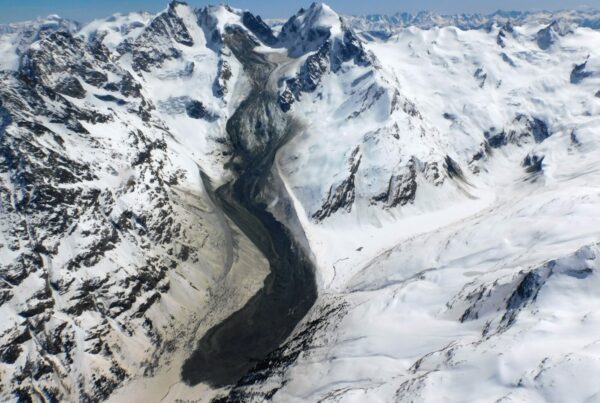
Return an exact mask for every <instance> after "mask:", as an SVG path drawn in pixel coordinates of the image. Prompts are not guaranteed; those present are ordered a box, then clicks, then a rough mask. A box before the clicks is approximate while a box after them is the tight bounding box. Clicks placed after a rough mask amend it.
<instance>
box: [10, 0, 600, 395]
mask: <svg viewBox="0 0 600 403" xmlns="http://www.w3.org/2000/svg"><path fill="white" fill-rule="evenodd" d="M271 23H272V25H273V30H271V27H269V26H267V25H266V24H265V23H264V22H263V21H262V20H261V19H260V18H257V17H255V16H253V15H252V14H250V13H249V12H245V11H242V10H237V9H233V8H230V7H228V6H214V7H213V6H209V7H206V8H202V9H198V10H194V9H193V8H192V7H190V6H188V5H186V4H184V3H181V2H172V3H170V4H169V5H168V7H167V8H166V9H165V10H164V11H163V12H161V13H159V14H157V15H151V14H148V13H131V14H127V15H122V14H117V15H114V16H112V17H109V18H107V19H101V20H96V21H93V22H91V23H89V24H87V25H84V26H80V25H79V24H77V23H74V22H71V21H67V20H63V19H61V18H59V17H57V16H50V17H48V18H46V19H40V20H37V21H35V22H29V23H18V24H10V25H5V26H0V82H1V84H2V85H1V87H2V88H1V89H0V218H1V219H0V400H2V401H27V399H28V398H29V399H31V400H33V401H57V400H58V401H101V400H102V401H104V400H108V401H114V402H120V401H131V402H159V401H207V402H208V401H211V400H212V399H214V398H217V399H221V400H219V401H231V402H237V401H248V402H261V401H265V400H269V401H274V402H306V401H308V402H365V401H369V402H441V401H443V402H484V401H486V402H487V401H506V402H546V401H550V402H596V401H600V384H599V383H598V382H597V379H598V377H599V376H600V331H599V330H600V291H599V290H600V31H599V30H598V29H599V28H600V13H598V12H594V11H586V12H583V11H564V12H559V13H555V14H552V13H546V12H543V13H496V14H494V15H491V16H481V15H472V16H468V15H461V16H436V15H432V14H426V13H421V14H419V15H417V16H410V15H407V14H398V15H395V16H387V17H385V16H369V17H340V16H339V15H338V14H337V13H336V12H335V11H334V10H333V9H331V8H330V7H329V6H327V5H324V4H316V3H315V4H312V5H310V6H309V7H306V8H305V9H302V10H300V11H299V12H298V13H297V14H296V15H294V16H292V18H290V19H289V20H288V21H287V22H281V21H272V22H271ZM235 35H238V36H237V37H238V38H240V37H241V38H243V39H244V41H241V44H240V43H236V42H235V41H233V40H232V39H231V38H232V37H234V36H235ZM232 44H233V45H232ZM235 46H239V48H235ZM240 55H242V56H243V57H240ZM262 57H264V60H265V61H267V62H268V63H270V64H272V67H273V73H271V74H270V75H269V76H268V78H267V79H265V80H264V81H265V83H264V91H265V94H271V93H272V94H271V95H273V97H275V98H274V99H276V105H277V106H278V107H279V108H280V110H278V113H279V112H281V116H285V117H286V119H288V121H289V122H293V123H294V125H295V126H294V127H297V129H296V130H295V132H294V133H293V134H294V135H293V136H291V138H289V139H286V141H285V144H284V145H283V146H282V147H281V148H279V149H278V150H277V152H276V154H275V155H274V161H273V164H272V166H271V170H270V172H266V174H267V175H266V176H265V177H266V178H267V179H268V180H266V181H265V184H264V187H263V188H261V189H259V192H257V193H258V196H259V197H260V200H261V201H262V202H264V205H266V206H268V210H269V211H270V212H271V213H272V214H273V216H274V217H276V218H277V219H278V220H279V221H281V222H282V223H284V224H285V225H286V226H287V228H288V229H289V231H290V232H291V234H293V235H294V236H295V239H296V241H297V244H298V245H299V246H300V247H301V248H305V249H306V252H307V254H308V255H309V256H311V258H312V260H313V261H314V266H315V277H316V281H317V284H318V297H317V301H316V302H315V304H314V306H313V307H312V309H311V311H310V312H309V313H308V315H307V316H306V317H305V318H304V319H303V320H302V321H301V322H300V323H299V324H298V325H297V327H296V329H295V331H294V332H293V333H292V335H291V336H290V337H289V338H288V340H287V341H286V343H284V344H283V345H282V346H281V347H280V348H279V349H277V350H275V351H274V352H273V353H271V354H270V355H269V356H267V357H253V356H252V352H251V351H249V352H248V354H247V355H248V356H249V357H252V359H253V360H256V367H255V368H254V369H252V370H251V371H250V372H249V373H248V374H247V375H246V376H245V377H243V378H242V379H241V380H240V381H239V382H238V383H237V384H235V385H231V386H229V387H224V388H218V389H215V388H211V387H210V386H209V385H207V384H203V383H200V384H197V385H189V384H187V383H185V382H183V381H182V380H181V368H182V365H183V362H184V361H185V360H186V359H187V358H188V357H189V356H190V355H191V354H192V352H193V350H194V348H195V346H196V345H197V342H198V340H200V339H201V338H202V336H203V335H204V334H205V333H206V332H207V331H208V330H209V329H210V328H211V327H213V326H214V325H216V324H218V323H220V322H221V321H223V320H225V318H227V317H228V316H229V315H230V314H231V313H233V312H235V311H237V310H239V309H240V308H242V307H243V306H244V305H245V304H246V303H247V301H248V300H249V299H250V298H251V297H252V296H253V295H255V294H256V293H257V291H258V290H259V289H260V288H261V286H262V284H263V281H264V279H265V277H266V276H267V274H268V267H269V262H268V261H267V259H266V258H265V256H263V254H262V253H261V252H260V250H259V248H258V247H257V245H255V244H254V243H253V242H252V240H251V237H249V236H247V234H246V233H244V231H243V229H241V228H239V227H238V226H237V225H236V224H235V223H234V221H233V220H232V219H231V218H230V217H229V216H228V215H227V213H226V212H225V211H221V209H220V207H219V205H218V204H217V203H215V199H214V194H213V193H212V191H213V190H214V189H216V188H218V187H219V186H221V185H224V184H227V183H229V182H230V181H232V180H235V178H236V175H237V174H238V173H237V172H236V171H235V165H236V163H239V161H240V159H241V158H242V156H241V155H236V154H235V151H236V150H239V147H240V146H244V147H247V148H248V149H249V150H255V149H261V147H262V148H265V149H267V150H268V146H269V145H270V144H271V143H272V141H273V139H272V138H263V137H260V136H258V135H257V136H255V137H251V138H247V139H235V138H233V137H232V134H231V132H230V128H229V127H228V122H231V118H232V117H233V116H234V115H235V113H236V111H238V110H239V109H240V105H242V104H243V103H244V101H245V99H246V97H247V96H248V94H249V93H250V92H251V90H252V82H251V81H252V79H253V77H254V76H252V74H251V73H250V72H249V71H248V70H247V64H245V63H247V59H246V58H250V59H252V58H259V60H261V61H262V60H263V59H261V58H262ZM267 62H264V63H267ZM267 115H268V113H267ZM277 116H279V115H277ZM273 119H275V117H273ZM249 121H250V122H254V121H252V120H249ZM256 122H262V121H261V120H256ZM276 123H277V122H276ZM260 129H261V128H260V127H258V126H257V127H256V133H262V131H261V130H260ZM236 147H237V148H236ZM290 250H291V249H290ZM52 399H55V400H52ZM178 399H179V400H178Z"/></svg>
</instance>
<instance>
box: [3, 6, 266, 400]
mask: <svg viewBox="0 0 600 403" xmlns="http://www.w3.org/2000/svg"><path fill="white" fill-rule="evenodd" d="M203 13H205V15H206V16H209V17H211V18H213V19H214V20H215V21H219V22H220V23H223V24H237V23H239V20H240V19H239V18H238V16H237V14H235V13H233V12H231V11H228V10H226V9H224V8H223V7H217V8H210V9H206V10H203ZM226 18H229V20H226ZM55 20H56V19H52V21H55ZM224 20H225V21H224ZM56 21H59V22H57V23H56V24H54V25H52V32H47V31H49V30H50V28H45V31H44V32H45V33H44V35H41V34H36V35H37V37H36V38H32V40H31V41H30V42H31V43H30V44H25V43H24V42H23V41H24V39H23V40H21V42H15V41H14V40H13V39H14V38H31V34H30V33H29V32H31V31H34V30H38V31H41V29H38V28H31V27H30V26H29V25H24V28H22V29H21V28H20V26H15V27H14V30H10V31H8V32H7V33H6V34H4V35H3V36H2V38H3V39H6V38H8V39H6V40H10V41H12V42H14V43H16V45H15V48H14V49H13V50H12V51H14V52H15V54H16V56H15V57H17V60H18V63H16V64H13V65H10V66H4V70H3V71H2V72H1V73H0V75H1V80H2V89H1V90H0V92H1V94H0V99H1V104H0V105H1V109H0V111H1V112H0V122H1V123H0V128H1V133H2V137H1V146H0V147H1V148H0V149H1V150H2V152H1V153H0V155H1V157H0V161H1V162H0V166H1V168H0V171H1V175H2V176H1V182H0V183H1V187H0V189H1V195H2V196H1V199H2V203H1V214H2V220H1V221H0V228H1V235H0V237H1V238H0V239H1V241H0V244H1V251H2V252H1V253H2V254H1V271H0V273H1V276H2V282H1V285H0V289H1V293H0V295H1V296H2V297H1V299H0V301H1V303H2V304H1V307H0V311H1V314H0V316H1V317H2V320H1V321H0V358H1V360H0V361H1V363H0V374H1V376H0V379H1V387H0V394H1V396H2V398H1V400H7V399H9V396H12V397H15V396H17V397H18V398H19V399H25V400H27V399H28V398H33V399H50V400H52V399H58V400H69V401H78V400H79V401H97V400H102V399H104V398H106V397H108V396H109V395H110V394H111V393H112V392H113V390H114V389H115V388H117V387H119V386H121V385H122V384H123V383H125V382H127V381H128V380H130V379H132V378H136V377H139V376H151V375H153V374H154V373H155V372H157V371H158V370H160V371H163V372H164V371H165V368H171V367H172V372H173V374H172V375H171V377H174V378H175V379H177V378H178V377H179V371H180V367H181V363H182V361H183V360H184V359H185V358H186V357H187V355H188V354H189V346H190V345H193V344H194V343H195V340H197V338H198V337H199V336H201V335H202V333H203V332H204V331H205V330H206V329H207V328H209V327H210V325H211V324H214V323H215V322H218V321H219V320H221V319H223V318H224V317H226V316H227V315H228V314H229V313H231V312H232V311H234V310H237V309H239V307H241V306H242V305H243V304H244V303H245V302H246V300H247V299H248V298H249V297H250V296H251V295H253V294H254V293H255V292H256V290H257V289H258V288H259V287H260V286H261V283H262V279H263V278H264V276H265V275H266V274H267V270H268V265H267V262H266V261H265V259H264V257H262V256H261V254H260V253H259V252H258V250H257V249H256V247H255V246H254V245H253V244H252V243H251V242H250V241H249V240H248V239H247V238H246V237H245V236H244V235H243V234H242V233H241V232H240V231H239V230H238V229H237V228H236V227H235V226H234V225H232V224H231V223H230V222H228V220H227V218H226V217H225V216H224V214H223V213H222V212H220V211H218V210H217V208H216V207H215V206H214V204H213V202H212V200H211V198H210V197H209V195H208V194H207V190H206V186H205V185H206V183H208V182H207V181H208V179H207V180H205V181H204V183H203V180H202V176H201V170H202V171H203V172H204V173H206V174H207V175H208V178H211V179H210V180H212V181H213V182H214V184H218V183H219V182H222V181H223V180H226V175H225V174H224V173H223V163H224V161H226V160H227V159H228V157H227V155H226V154H227V146H226V145H225V144H224V143H225V142H226V141H225V139H224V136H225V134H224V130H223V127H224V124H225V122H226V120H227V118H228V116H229V114H230V113H231V112H230V111H231V110H233V109H234V108H235V103H236V102H238V101H237V99H238V98H241V97H243V96H244V78H243V76H242V74H241V72H240V70H239V67H238V66H239V64H236V61H235V60H230V58H229V56H228V54H227V52H226V50H225V49H222V50H214V49H212V47H213V46H214V44H213V42H214V41H215V40H218V38H219V35H220V33H219V32H217V31H214V30H213V31H211V30H212V29H213V28H212V27H209V26H205V27H203V26H201V25H200V24H199V23H198V17H197V16H196V12H195V11H194V10H193V9H191V8H190V7H189V6H187V5H183V4H179V3H171V5H170V6H169V7H168V8H167V9H166V10H165V11H164V12H163V13H160V14H158V15H156V16H148V15H139V14H133V15H128V16H115V17H112V18H109V19H108V20H106V21H96V22H93V23H91V24H90V25H88V26H86V27H83V28H82V29H81V30H79V31H73V30H72V29H71V25H70V24H67V23H65V22H64V21H62V20H56ZM37 24H38V23H35V24H34V25H33V27H37V26H38V25H37ZM42 25H44V26H47V25H48V24H47V23H46V22H44V23H43V24H42ZM203 28H205V29H206V31H207V32H209V33H211V32H214V35H213V36H212V37H211V41H213V42H211V43H210V44H209V43H208V41H207V40H206V39H205V36H204V35H205V34H204V31H203ZM36 32H37V31H36ZM117 42H118V43H117ZM26 45H29V46H26ZM19 56H20V57H19ZM217 89H218V90H217ZM228 108H229V109H228ZM169 365H170V367H169Z"/></svg>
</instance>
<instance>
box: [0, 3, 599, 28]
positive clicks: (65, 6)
mask: <svg viewBox="0 0 600 403" xmlns="http://www.w3.org/2000/svg"><path fill="white" fill-rule="evenodd" d="M221 2H223V1H220V0H216V1H215V0H213V1H210V2H209V1H205V0H189V1H188V3H189V4H191V5H193V6H195V7H200V6H205V5H207V4H219V3H221ZM325 2H326V3H327V4H329V5H330V6H331V7H333V9H334V10H336V11H337V12H338V13H340V14H353V15H361V14H393V13H396V12H399V11H408V12H413V13H415V12H418V11H421V10H429V11H436V12H439V13H444V14H455V13H473V12H483V13H491V12H494V11H496V10H498V9H502V10H540V9H545V10H558V9H566V8H580V7H594V8H600V0H421V1H414V0H412V1H410V0H329V1H325ZM226 3H228V4H230V5H231V6H233V7H237V8H242V9H248V10H250V11H252V12H253V13H254V14H259V15H261V16H262V17H263V18H287V17H289V16H291V15H292V14H294V13H295V12H296V11H297V10H298V9H299V8H301V7H307V6H308V5H310V3H311V0H304V1H302V0H230V1H226ZM167 4H168V0H0V23H8V22H14V21H24V20H31V19H35V18H37V17H40V16H46V15H49V14H58V15H60V16H61V17H65V18H71V19H74V20H77V21H80V22H87V21H90V20H93V19H95V18H101V17H108V16H110V15H112V14H114V13H116V12H129V11H140V10H144V11H151V12H157V11H160V10H162V9H164V8H165V7H166V5H167Z"/></svg>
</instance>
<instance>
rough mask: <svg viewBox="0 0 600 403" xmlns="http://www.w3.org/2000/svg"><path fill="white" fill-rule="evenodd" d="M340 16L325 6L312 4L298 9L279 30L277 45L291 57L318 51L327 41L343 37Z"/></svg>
mask: <svg viewBox="0 0 600 403" xmlns="http://www.w3.org/2000/svg"><path fill="white" fill-rule="evenodd" d="M343 31H344V27H343V23H342V19H341V18H340V16H339V15H338V14H337V13H336V12H335V11H333V10H332V9H331V7H329V6H328V5H326V4H323V3H312V4H311V6H310V7H309V8H308V9H303V8H302V9H300V11H298V12H297V13H296V14H295V15H294V16H292V17H291V18H290V19H289V20H288V21H287V22H286V23H285V24H284V25H283V27H282V28H281V32H280V33H279V37H278V40H279V43H280V45H281V46H283V47H286V48H288V53H289V55H290V56H292V57H299V56H301V55H303V54H306V53H309V52H314V51H316V50H318V49H319V48H320V47H321V46H323V44H324V43H325V42H326V41H328V40H329V39H333V38H341V37H343Z"/></svg>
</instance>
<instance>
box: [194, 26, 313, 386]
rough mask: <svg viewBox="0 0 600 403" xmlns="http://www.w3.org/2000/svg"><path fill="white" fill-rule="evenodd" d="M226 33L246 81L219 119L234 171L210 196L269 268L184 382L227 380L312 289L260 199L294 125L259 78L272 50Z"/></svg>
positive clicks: (301, 308)
mask: <svg viewBox="0 0 600 403" xmlns="http://www.w3.org/2000/svg"><path fill="white" fill-rule="evenodd" d="M226 40H227V42H228V45H229V47H230V48H231V49H232V51H233V52H234V53H235V56H236V57H237V58H238V59H239V60H240V61H241V62H242V64H243V66H244V70H245V72H246V73H247V74H248V76H249V77H250V80H251V82H252V84H253V85H252V89H251V91H250V94H249V95H248V97H247V98H246V100H245V101H243V102H242V103H241V105H240V107H239V108H238V109H237V111H236V112H235V114H234V115H233V116H232V117H231V118H230V119H229V121H228V122H227V132H228V135H229V138H230V140H231V142H232V144H233V147H234V155H235V156H236V159H234V160H232V167H233V168H234V169H235V170H236V171H237V172H238V177H237V179H236V180H234V181H233V182H231V183H228V184H226V185H223V186H221V187H220V188H218V189H217V190H216V191H215V192H214V194H213V199H214V201H215V203H216V204H218V207H220V208H221V209H222V210H223V211H224V212H225V214H226V215H227V216H228V217H229V218H230V219H231V221H233V222H234V223H235V224H236V225H237V226H238V227H239V228H240V229H241V230H242V231H243V232H244V233H245V234H246V236H248V238H249V239H250V240H251V241H252V242H253V243H254V244H255V245H256V246H257V247H258V249H259V250H260V251H261V252H262V253H263V254H264V256H265V257H266V258H267V259H268V260H269V263H270V273H269V275H268V276H267V278H266V279H265V281H264V285H263V287H262V289H261V290H259V292H258V293H257V294H256V295H254V296H253V297H252V298H251V299H250V300H249V301H248V303H247V304H246V305H245V306H244V307H243V308H242V309H240V310H239V311H237V312H235V313H234V314H233V315H231V316H230V317H229V318H227V319H226V320H225V321H223V322H221V323H220V324H218V325H216V326H215V327H213V328H212V329H210V330H209V331H208V332H207V333H206V334H205V335H204V336H203V338H202V339H201V340H200V342H199V343H198V346H197V348H196V350H195V352H194V353H193V354H192V355H191V357H190V358H189V359H188V360H187V361H186V362H185V363H184V365H183V369H182V378H183V380H184V381H185V382H186V383H188V384H191V385H195V384H198V383H201V382H204V383H208V384H209V385H211V386H213V387H224V386H227V385H232V384H235V383H236V381H238V380H239V379H240V378H242V377H243V376H244V375H245V374H246V373H247V372H248V371H250V370H251V369H252V368H253V367H254V366H255V365H257V364H258V363H259V362H260V361H261V360H262V359H264V358H265V357H266V356H267V355H268V354H269V353H270V352H272V351H273V350H275V349H276V348H277V347H278V346H280V345H281V344H282V343H283V342H284V341H285V340H286V338H287V337H288V336H289V335H290V334H291V332H292V331H293V330H294V328H295V327H296V325H297V324H298V322H299V321H300V320H301V319H302V318H303V317H304V316H305V315H306V313H307V312H308V310H309V309H310V308H311V307H312V305H313V303H314V301H315V299H316V296H317V291H316V283H315V278H314V267H313V263H312V261H311V259H310V258H309V256H307V254H306V252H305V251H304V250H303V248H301V247H299V246H298V244H297V242H296V241H295V240H294V239H293V236H292V234H291V233H290V231H289V230H288V229H287V228H286V227H285V226H284V225H283V224H281V223H280V222H279V221H277V220H276V219H275V217H274V216H273V215H272V214H271V213H270V212H269V211H268V210H267V204H266V203H265V202H264V200H263V199H261V197H262V196H264V189H265V186H266V184H267V181H268V178H269V175H270V172H271V166H272V164H273V161H274V157H275V155H276V153H277V150H278V149H279V148H280V147H281V146H282V145H283V144H285V142H286V141H287V140H288V139H289V138H290V137H291V136H293V134H294V133H295V132H296V131H297V128H298V125H297V124H296V123H295V122H293V121H291V120H290V119H289V118H288V117H287V116H286V115H285V114H284V113H283V112H282V111H281V110H280V108H279V106H278V105H277V102H276V96H275V93H274V92H273V91H272V90H271V89H270V88H269V86H268V85H267V83H268V82H269V80H270V77H271V74H272V73H273V71H274V70H276V68H277V66H278V63H277V62H276V61H274V60H275V59H276V57H275V56H273V55H266V54H262V53H258V52H256V51H254V50H253V48H254V45H253V44H252V43H251V42H250V39H249V38H248V37H247V36H245V35H244V34H243V33H241V32H239V31H233V32H230V33H229V35H228V37H227V38H226ZM248 139H254V140H248ZM207 187H210V184H208V186H207ZM209 191H210V192H212V190H211V189H209Z"/></svg>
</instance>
